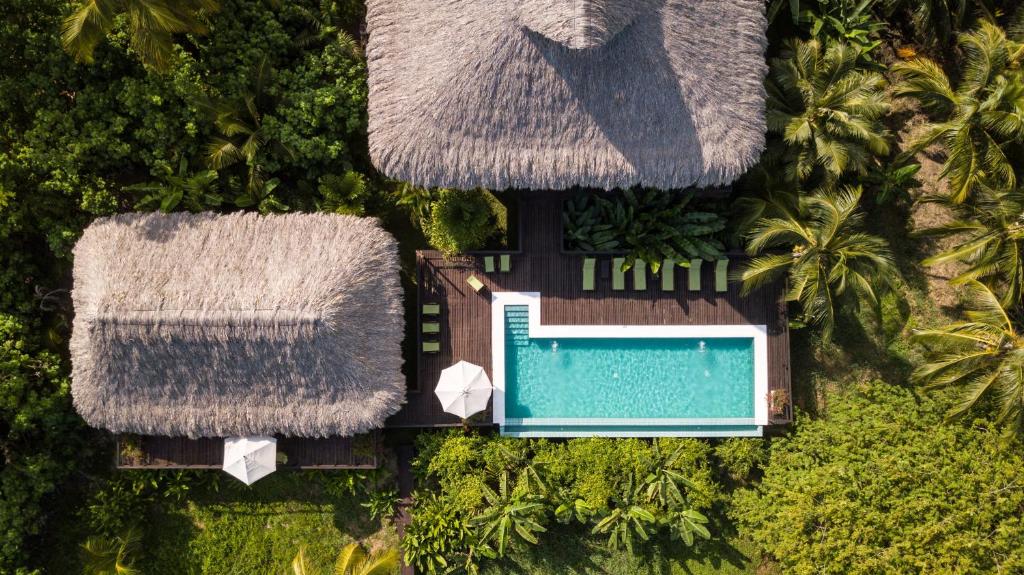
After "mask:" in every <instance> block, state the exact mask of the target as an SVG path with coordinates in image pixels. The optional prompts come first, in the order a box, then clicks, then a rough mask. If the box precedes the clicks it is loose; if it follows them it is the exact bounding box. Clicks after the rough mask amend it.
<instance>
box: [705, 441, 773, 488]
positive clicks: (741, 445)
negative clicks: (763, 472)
mask: <svg viewBox="0 0 1024 575" xmlns="http://www.w3.org/2000/svg"><path fill="white" fill-rule="evenodd" d="M715 456H717V457H718V460H719V461H721V462H722V467H724V468H725V469H726V470H727V471H728V472H729V474H730V475H732V477H733V478H734V479H740V480H743V479H748V478H749V477H750V475H751V473H753V471H754V470H755V469H757V468H759V467H761V466H762V465H763V464H764V463H765V461H766V460H767V459H768V453H767V451H766V450H765V441H764V440H763V439H760V438H757V439H751V438H746V437H730V438H729V439H726V440H724V441H723V442H721V443H719V444H718V445H716V446H715Z"/></svg>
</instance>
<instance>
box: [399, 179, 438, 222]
mask: <svg viewBox="0 0 1024 575" xmlns="http://www.w3.org/2000/svg"><path fill="white" fill-rule="evenodd" d="M391 195H392V197H393V198H394V201H395V205H396V206H399V207H401V208H404V209H405V210H407V211H408V212H409V216H410V218H411V219H412V222H413V223H414V224H415V225H417V226H419V227H420V228H425V227H426V226H427V225H429V222H430V205H431V203H432V202H433V201H434V200H435V199H436V198H435V196H436V194H435V193H434V192H432V191H431V190H429V189H427V188H420V187H417V186H414V185H412V184H410V183H408V182H398V183H397V185H396V187H395V189H394V191H393V192H392V194H391Z"/></svg>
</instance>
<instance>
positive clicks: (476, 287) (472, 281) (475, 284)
mask: <svg viewBox="0 0 1024 575" xmlns="http://www.w3.org/2000/svg"><path fill="white" fill-rule="evenodd" d="M466 283H468V284H469V286H470V287H472V288H473V291H475V292H479V291H480V290H482V289H484V282H482V281H480V279H479V278H477V277H476V276H469V277H468V278H466Z"/></svg>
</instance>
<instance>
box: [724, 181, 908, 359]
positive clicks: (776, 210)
mask: <svg viewBox="0 0 1024 575" xmlns="http://www.w3.org/2000/svg"><path fill="white" fill-rule="evenodd" d="M860 195H861V191H860V189H859V188H843V189H841V190H837V191H822V192H819V193H818V194H815V195H813V196H800V197H799V198H792V197H785V196H779V197H778V198H776V199H775V200H774V201H773V202H772V203H771V210H770V211H768V212H766V214H767V215H765V216H763V217H761V218H760V219H758V220H757V221H756V222H754V224H753V226H751V228H750V231H749V232H748V235H747V238H748V243H747V253H749V254H750V255H752V256H756V257H754V258H753V259H751V260H750V262H749V263H748V264H747V265H746V267H745V268H743V269H742V270H741V271H740V273H739V277H740V278H741V279H742V280H743V293H749V292H750V291H752V290H754V289H757V288H760V287H762V286H764V285H766V284H768V283H771V282H773V281H776V280H777V279H779V278H780V277H782V276H783V275H786V276H788V278H789V283H788V286H789V290H788V292H787V294H786V299H787V300H789V301H797V302H800V307H801V314H802V318H803V321H804V322H806V323H808V324H813V325H818V326H820V327H821V328H822V333H823V336H824V338H825V339H826V340H828V339H829V338H830V337H831V335H832V329H833V328H834V327H835V319H836V313H837V311H838V310H839V309H843V308H840V306H839V300H840V298H843V300H844V301H845V303H847V304H849V306H848V307H847V308H845V309H848V310H856V309H857V308H858V307H859V306H860V305H861V302H867V303H868V304H869V305H870V306H871V308H872V309H875V310H877V309H878V295H877V293H876V292H878V291H879V290H880V289H884V288H886V287H887V286H889V285H890V284H891V283H892V282H893V280H894V279H895V277H896V276H897V273H898V272H897V270H896V267H895V265H894V264H893V259H892V253H891V252H890V250H889V245H888V243H887V242H886V241H885V240H884V239H882V238H880V237H878V236H873V235H870V234H867V233H864V232H863V231H861V229H862V222H863V218H864V216H863V213H862V212H860V210H859V209H858V202H859V201H860ZM777 248H785V249H789V250H790V253H788V254H782V253H777V252H775V251H774V250H775V249H777Z"/></svg>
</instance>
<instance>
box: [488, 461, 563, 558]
mask: <svg viewBox="0 0 1024 575" xmlns="http://www.w3.org/2000/svg"><path fill="white" fill-rule="evenodd" d="M508 475H509V474H508V472H507V471H506V472H503V473H502V474H501V476H500V477H499V479H498V490H497V491H494V490H493V489H491V488H490V487H485V489H484V497H485V498H486V500H487V504H488V505H489V507H488V508H487V509H486V510H485V511H484V512H483V513H481V514H480V515H477V516H476V517H475V518H474V519H473V522H472V524H473V525H474V526H476V527H480V532H479V535H478V541H479V542H480V543H485V544H491V543H492V542H493V547H494V548H496V550H497V553H498V556H499V557H500V556H504V555H505V549H506V548H507V547H508V546H509V545H510V544H511V543H512V542H513V541H515V540H516V536H518V539H520V540H522V541H525V542H527V543H532V544H534V545H536V544H537V533H543V532H544V531H547V529H545V528H544V526H543V525H542V524H541V521H542V520H543V517H544V510H545V505H544V503H543V498H542V497H541V496H540V495H535V494H531V493H528V492H527V491H526V489H524V488H522V487H520V488H518V489H510V488H509V486H508V482H509V479H508Z"/></svg>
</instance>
